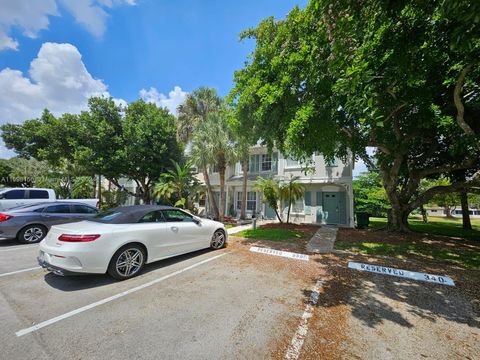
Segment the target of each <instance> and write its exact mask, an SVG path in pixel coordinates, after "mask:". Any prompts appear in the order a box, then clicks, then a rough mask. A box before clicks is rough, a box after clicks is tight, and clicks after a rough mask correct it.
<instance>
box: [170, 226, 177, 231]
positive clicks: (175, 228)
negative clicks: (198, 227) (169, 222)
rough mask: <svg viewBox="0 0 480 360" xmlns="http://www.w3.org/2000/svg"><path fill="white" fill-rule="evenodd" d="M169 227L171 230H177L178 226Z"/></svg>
mask: <svg viewBox="0 0 480 360" xmlns="http://www.w3.org/2000/svg"><path fill="white" fill-rule="evenodd" d="M170 229H172V231H173V232H177V231H178V227H176V226H171V227H170Z"/></svg>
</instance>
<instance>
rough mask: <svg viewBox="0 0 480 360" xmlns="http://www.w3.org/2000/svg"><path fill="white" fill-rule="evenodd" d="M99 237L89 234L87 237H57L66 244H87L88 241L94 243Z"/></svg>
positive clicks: (71, 235) (66, 235)
mask: <svg viewBox="0 0 480 360" xmlns="http://www.w3.org/2000/svg"><path fill="white" fill-rule="evenodd" d="M99 237H100V235H99V234H89V235H74V234H62V235H60V236H59V237H58V240H60V241H66V242H89V241H95V240H97V239H98V238H99Z"/></svg>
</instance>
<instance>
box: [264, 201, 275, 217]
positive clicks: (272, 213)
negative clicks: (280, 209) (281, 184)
mask: <svg viewBox="0 0 480 360" xmlns="http://www.w3.org/2000/svg"><path fill="white" fill-rule="evenodd" d="M263 216H264V217H265V219H269V220H272V219H276V218H277V215H275V210H273V209H272V208H271V207H270V205H268V204H265V214H264V215H263Z"/></svg>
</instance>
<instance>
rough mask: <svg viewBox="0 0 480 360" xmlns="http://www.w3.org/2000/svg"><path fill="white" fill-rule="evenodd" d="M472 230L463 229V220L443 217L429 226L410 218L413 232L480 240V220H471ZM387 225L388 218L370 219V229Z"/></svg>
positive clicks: (432, 218) (434, 218) (431, 220)
mask: <svg viewBox="0 0 480 360" xmlns="http://www.w3.org/2000/svg"><path fill="white" fill-rule="evenodd" d="M471 221H472V227H473V229H472V230H464V229H462V219H460V218H455V219H447V218H443V217H432V216H430V217H429V218H428V224H424V223H423V222H422V219H420V218H410V219H408V223H409V224H410V228H411V229H412V231H415V232H419V233H427V234H433V235H445V236H452V237H463V238H467V239H471V240H480V219H471ZM386 224H387V219H386V218H375V217H374V218H370V226H369V227H370V228H372V229H374V228H379V227H383V226H385V225H386Z"/></svg>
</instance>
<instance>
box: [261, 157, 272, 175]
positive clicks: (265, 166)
mask: <svg viewBox="0 0 480 360" xmlns="http://www.w3.org/2000/svg"><path fill="white" fill-rule="evenodd" d="M270 170H272V156H271V155H270V154H263V155H262V171H270Z"/></svg>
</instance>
